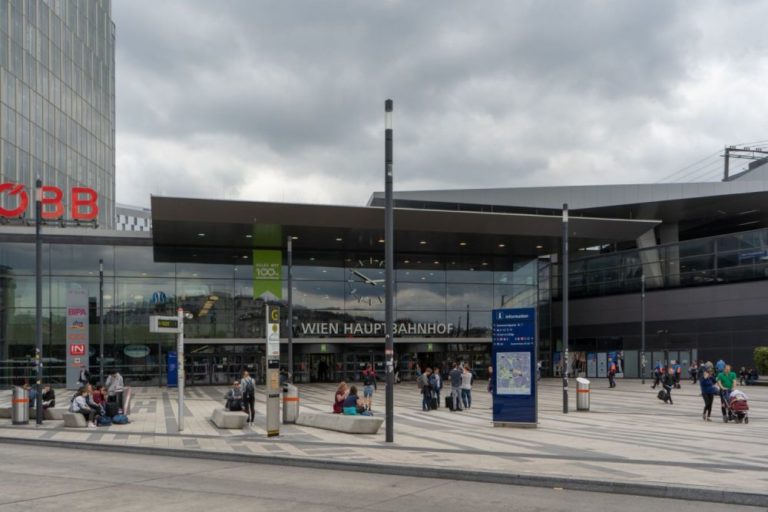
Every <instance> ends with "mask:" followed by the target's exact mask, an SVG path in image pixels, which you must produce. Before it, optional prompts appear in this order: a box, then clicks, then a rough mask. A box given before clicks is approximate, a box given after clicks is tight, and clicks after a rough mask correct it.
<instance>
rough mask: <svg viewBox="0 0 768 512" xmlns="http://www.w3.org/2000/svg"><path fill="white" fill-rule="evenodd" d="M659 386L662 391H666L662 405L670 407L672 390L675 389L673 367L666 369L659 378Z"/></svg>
mask: <svg viewBox="0 0 768 512" xmlns="http://www.w3.org/2000/svg"><path fill="white" fill-rule="evenodd" d="M661 385H662V386H663V387H664V391H666V394H665V395H664V403H665V404H666V403H668V404H669V405H672V388H674V387H675V369H674V368H673V367H671V366H670V367H669V368H667V372H666V373H665V374H664V376H663V377H662V378H661Z"/></svg>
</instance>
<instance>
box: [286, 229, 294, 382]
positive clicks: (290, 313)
mask: <svg viewBox="0 0 768 512" xmlns="http://www.w3.org/2000/svg"><path fill="white" fill-rule="evenodd" d="M287 244H288V245H287V253H288V255H287V256H288V382H290V383H291V384H293V237H292V236H289V237H288V240H287Z"/></svg>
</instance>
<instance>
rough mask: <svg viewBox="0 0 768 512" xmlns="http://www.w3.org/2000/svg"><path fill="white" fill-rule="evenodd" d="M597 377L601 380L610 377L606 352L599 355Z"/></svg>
mask: <svg viewBox="0 0 768 512" xmlns="http://www.w3.org/2000/svg"><path fill="white" fill-rule="evenodd" d="M597 376H598V377H600V378H601V379H603V378H605V377H608V354H606V353H605V352H598V353H597Z"/></svg>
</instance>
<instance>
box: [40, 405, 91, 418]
mask: <svg viewBox="0 0 768 512" xmlns="http://www.w3.org/2000/svg"><path fill="white" fill-rule="evenodd" d="M67 412H68V411H67V409H66V408H64V407H49V408H48V409H45V411H44V412H43V419H46V420H63V419H64V415H65V414H66V413H67ZM81 416H82V414H81ZM30 417H32V411H30Z"/></svg>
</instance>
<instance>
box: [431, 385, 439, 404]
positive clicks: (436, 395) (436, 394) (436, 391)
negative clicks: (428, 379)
mask: <svg viewBox="0 0 768 512" xmlns="http://www.w3.org/2000/svg"><path fill="white" fill-rule="evenodd" d="M432 393H434V394H435V398H437V406H438V407H440V390H439V389H435V390H433V391H432Z"/></svg>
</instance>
